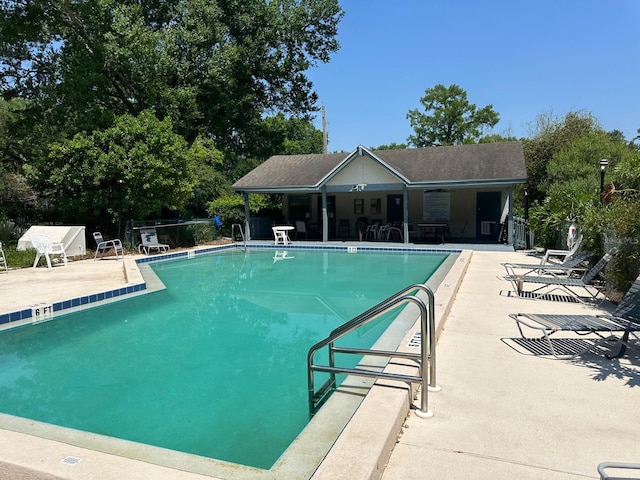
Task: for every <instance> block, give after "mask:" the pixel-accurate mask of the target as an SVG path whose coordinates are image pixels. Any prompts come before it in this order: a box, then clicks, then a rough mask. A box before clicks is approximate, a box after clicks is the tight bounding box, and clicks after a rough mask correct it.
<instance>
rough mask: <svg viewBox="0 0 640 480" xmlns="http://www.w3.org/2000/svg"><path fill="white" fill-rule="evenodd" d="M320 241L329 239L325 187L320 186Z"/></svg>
mask: <svg viewBox="0 0 640 480" xmlns="http://www.w3.org/2000/svg"><path fill="white" fill-rule="evenodd" d="M322 241H323V242H328V241H329V218H328V216H327V187H326V186H323V187H322Z"/></svg>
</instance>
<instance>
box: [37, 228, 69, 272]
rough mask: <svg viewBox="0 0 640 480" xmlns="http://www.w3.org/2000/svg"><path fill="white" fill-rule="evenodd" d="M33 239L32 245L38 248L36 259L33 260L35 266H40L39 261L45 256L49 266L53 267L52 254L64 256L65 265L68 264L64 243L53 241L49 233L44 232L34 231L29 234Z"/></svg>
mask: <svg viewBox="0 0 640 480" xmlns="http://www.w3.org/2000/svg"><path fill="white" fill-rule="evenodd" d="M29 238H30V239H31V245H33V248H35V250H36V259H35V261H34V262H33V268H36V267H37V266H38V262H39V261H40V259H41V258H42V257H43V256H44V257H45V258H46V259H47V268H51V256H52V255H58V256H60V257H62V261H63V262H64V264H65V266H66V265H67V252H66V251H65V249H64V244H62V243H53V242H52V241H51V239H50V238H49V236H48V235H45V234H44V233H32V234H31V235H29Z"/></svg>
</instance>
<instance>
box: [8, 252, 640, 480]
mask: <svg viewBox="0 0 640 480" xmlns="http://www.w3.org/2000/svg"><path fill="white" fill-rule="evenodd" d="M530 260H531V259H530V258H529V257H527V255H525V254H524V253H505V252H490V251H475V252H473V256H472V258H471V260H470V262H469V266H468V268H467V272H466V275H465V277H464V279H463V281H462V283H461V286H460V289H459V291H458V292H457V294H456V296H455V299H454V301H453V304H452V306H451V311H450V314H449V316H448V318H447V320H446V323H445V326H444V331H443V332H442V335H441V338H440V341H439V344H438V351H437V352H438V383H439V385H440V386H441V387H442V391H440V392H438V393H433V394H430V396H429V403H430V408H431V409H432V410H433V412H434V414H435V416H434V417H433V418H431V419H420V418H418V417H416V416H415V415H414V414H413V413H411V414H410V415H409V416H408V418H407V419H406V421H405V424H404V428H403V431H402V434H401V436H400V437H399V439H398V441H397V443H396V445H395V448H394V449H393V451H392V453H391V456H390V458H389V459H388V462H387V463H386V466H385V465H384V462H383V464H382V465H380V469H379V470H378V471H377V473H376V474H375V475H372V476H371V477H368V478H382V479H383V480H412V479H415V480H418V479H420V480H422V479H425V478H437V479H439V480H446V479H456V480H457V479H461V480H462V479H464V480H467V479H469V478H473V479H481V480H482V479H492V480H495V479H497V480H500V479H514V478H517V479H524V480H527V479H543V478H544V479H584V478H592V479H596V478H598V475H597V472H596V467H597V465H598V463H600V462H603V461H624V462H639V461H640V408H639V407H640V355H639V350H638V342H637V341H634V348H632V349H630V350H629V351H628V353H627V355H626V356H625V357H624V358H622V359H619V360H618V359H617V360H607V359H605V358H603V357H601V356H597V355H594V354H585V355H582V356H580V357H577V358H576V359H574V360H551V359H549V358H548V357H543V356H539V355H533V354H531V353H528V352H527V351H526V350H523V349H522V348H516V346H515V344H514V343H513V341H512V340H511V339H513V338H514V337H517V335H518V330H517V328H516V326H515V323H514V322H513V320H511V319H510V318H509V317H508V314H509V313H512V312H549V313H551V312H565V313H587V312H591V311H593V310H592V309H593V307H589V306H585V305H581V304H575V303H558V302H548V301H530V300H521V299H517V298H509V297H506V296H503V295H500V294H499V292H500V291H501V290H505V291H506V290H509V283H508V282H505V281H504V280H502V279H500V278H499V276H501V275H504V269H503V268H502V267H501V266H500V262H504V261H520V262H523V261H530ZM127 261H130V259H128V260H127ZM103 282H104V283H103ZM114 282H115V284H116V286H115V287H114V286H113V284H114ZM126 282H127V279H126V277H125V275H124V273H123V262H122V261H112V260H104V261H99V262H93V261H83V262H73V263H71V264H70V265H69V267H66V268H64V267H56V268H54V269H52V270H46V269H35V270H34V269H25V270H24V271H12V272H9V274H2V273H0V313H2V312H6V311H12V310H15V308H14V307H15V306H16V305H18V307H19V308H22V306H21V305H19V304H24V305H29V304H31V303H33V301H34V299H35V298H36V294H38V295H39V296H38V297H37V301H44V300H40V298H45V296H46V295H51V296H53V297H57V298H50V297H46V299H47V301H51V300H54V299H58V300H60V299H65V298H69V297H77V296H79V295H86V294H90V293H94V292H95V291H96V288H105V289H110V288H116V287H117V286H118V285H121V286H122V285H125V284H126ZM60 296H62V297H61V298H60ZM437 301H438V299H437V298H436V302H437ZM604 306H605V307H606V304H605V305H604ZM358 454H359V445H353V456H354V457H357V456H358ZM68 455H74V456H77V457H79V458H82V461H81V462H80V463H78V464H77V465H74V466H70V465H68V464H65V463H62V462H61V460H62V459H64V458H65V457H66V456H68ZM385 462H386V459H385ZM352 473H353V472H351V473H350V472H349V469H348V465H347V466H345V468H343V469H342V471H341V472H340V474H338V475H333V474H332V476H331V480H333V479H335V478H345V479H350V480H351V479H353V480H360V479H358V478H355V477H354V476H353V475H352ZM9 478H10V479H12V480H21V479H34V480H44V479H52V478H63V479H78V480H80V479H82V480H84V479H98V478H99V479H101V480H102V479H104V480H108V479H125V480H134V479H135V480H138V479H154V480H155V479H158V480H163V479H167V480H168V479H172V480H173V479H177V480H181V479H184V480H195V479H204V478H211V477H205V476H202V475H197V474H192V473H188V472H185V471H180V470H173V469H169V468H165V467H161V466H158V465H153V464H150V463H145V462H140V461H134V460H129V459H127V458H124V457H119V456H115V455H109V454H105V453H101V452H98V451H94V450H88V449H83V448H79V447H74V446H70V445H66V444H63V443H60V442H55V441H51V440H46V439H42V438H39V437H33V436H30V435H26V434H22V433H18V432H13V431H9V430H0V479H2V480H4V479H9ZM327 478H329V477H327ZM278 480H280V479H278ZM362 480H364V477H363V479H362Z"/></svg>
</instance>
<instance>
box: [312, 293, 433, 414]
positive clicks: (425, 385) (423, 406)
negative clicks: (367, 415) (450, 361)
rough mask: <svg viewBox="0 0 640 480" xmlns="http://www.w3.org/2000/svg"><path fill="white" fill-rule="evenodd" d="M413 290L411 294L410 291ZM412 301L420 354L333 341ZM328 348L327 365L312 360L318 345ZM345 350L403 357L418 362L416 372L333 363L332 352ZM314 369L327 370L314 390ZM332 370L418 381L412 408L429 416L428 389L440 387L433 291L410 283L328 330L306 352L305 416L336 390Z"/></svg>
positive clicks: (314, 411) (350, 373) (355, 352)
mask: <svg viewBox="0 0 640 480" xmlns="http://www.w3.org/2000/svg"><path fill="white" fill-rule="evenodd" d="M416 290H421V291H423V292H424V293H425V294H426V295H427V299H428V306H427V305H425V303H424V301H423V300H422V299H421V298H419V297H417V296H416V295H415V292H416ZM412 292H413V294H412ZM409 303H413V304H415V305H417V306H418V308H419V310H420V333H421V337H420V338H421V342H420V353H410V352H394V351H384V350H369V349H361V348H345V347H337V346H336V345H335V344H334V342H335V341H336V340H338V339H339V338H342V337H344V336H345V335H347V334H348V333H351V332H352V331H354V330H356V329H358V328H359V327H361V326H363V325H366V324H367V323H369V322H371V321H373V320H375V319H377V318H378V317H380V316H381V315H384V314H385V313H387V312H389V311H391V310H393V309H395V308H397V307H399V306H401V305H406V304H409ZM324 347H327V348H328V350H329V352H328V353H329V357H328V359H329V361H328V363H329V365H317V364H315V363H314V355H315V354H316V352H318V351H319V350H321V349H322V348H324ZM336 353H343V354H344V353H346V354H355V355H373V356H382V357H389V358H407V359H412V360H415V361H416V362H417V363H418V368H419V375H403V374H397V373H389V372H381V371H377V370H367V369H364V368H346V367H337V366H336V365H335V354H336ZM314 372H326V373H329V379H328V380H327V381H326V382H325V383H324V384H323V385H322V386H321V387H320V388H319V389H318V390H317V391H316V389H315V379H314ZM336 373H344V374H349V375H356V376H364V377H375V378H387V379H391V380H400V381H404V382H407V383H409V384H412V383H417V382H419V383H420V384H421V387H422V395H421V402H420V407H419V408H418V407H416V414H417V415H418V416H419V417H422V418H429V417H432V416H433V413H432V412H431V411H430V410H429V402H428V391H429V390H431V391H438V390H440V387H438V386H437V384H436V343H435V316H434V295H433V291H432V290H431V289H430V288H429V287H427V286H426V285H423V284H419V283H417V284H413V285H411V286H409V287H406V288H405V289H403V290H401V291H399V292H398V293H396V294H394V295H392V296H391V297H389V298H387V299H386V300H384V301H382V302H380V303H379V304H378V305H376V306H375V307H373V308H370V309H369V310H367V311H366V312H364V313H361V314H360V315H358V316H357V317H355V318H353V319H351V320H349V321H348V322H346V323H345V324H343V325H341V326H339V327H338V328H336V329H335V330H333V331H332V332H331V334H330V335H329V336H328V337H327V338H325V339H324V340H321V341H320V342H318V343H316V344H315V345H314V346H313V347H311V348H310V349H309V352H308V354H307V375H308V393H309V416H311V417H313V415H315V413H316V412H317V411H318V409H319V408H320V407H321V406H322V405H323V404H324V402H325V401H326V400H327V399H328V398H329V396H330V394H331V393H332V392H333V391H335V390H336Z"/></svg>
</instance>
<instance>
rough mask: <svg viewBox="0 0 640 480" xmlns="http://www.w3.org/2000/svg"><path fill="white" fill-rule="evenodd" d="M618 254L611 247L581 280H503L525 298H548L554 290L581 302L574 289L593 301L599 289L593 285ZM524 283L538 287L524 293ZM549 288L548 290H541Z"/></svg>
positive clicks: (518, 277) (522, 277) (515, 277)
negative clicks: (562, 291) (579, 289)
mask: <svg viewBox="0 0 640 480" xmlns="http://www.w3.org/2000/svg"><path fill="white" fill-rule="evenodd" d="M617 252H618V249H617V248H616V247H613V248H612V249H611V250H609V252H607V253H606V254H605V255H604V256H603V257H602V258H601V259H600V260H599V261H598V263H596V264H595V265H594V266H593V267H591V269H590V270H588V271H587V272H585V274H584V275H583V276H582V277H581V278H575V277H568V276H565V277H557V276H553V275H507V276H505V277H504V278H505V280H509V281H510V282H511V283H512V284H513V286H514V290H515V291H516V292H517V293H518V296H524V297H527V298H533V299H536V298H548V297H547V295H549V294H550V293H551V292H553V291H555V290H558V289H560V290H564V291H565V292H566V293H568V294H569V295H570V296H572V297H575V298H576V299H577V300H580V301H582V297H581V296H580V295H578V294H577V293H576V292H575V289H577V288H582V289H584V290H585V291H586V292H587V293H589V295H591V297H592V298H593V299H595V298H596V297H597V295H598V293H600V290H601V289H600V288H598V286H597V285H595V284H594V281H595V280H596V278H597V276H598V275H599V274H600V272H601V271H602V270H603V269H604V267H605V266H606V265H607V264H608V263H609V262H610V261H611V259H612V258H613V257H614V255H615V254H616V253H617ZM525 283H537V284H540V286H539V287H537V288H534V289H533V290H529V291H525V290H524V288H523V287H524V284H525ZM547 287H550V290H543V289H547Z"/></svg>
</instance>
